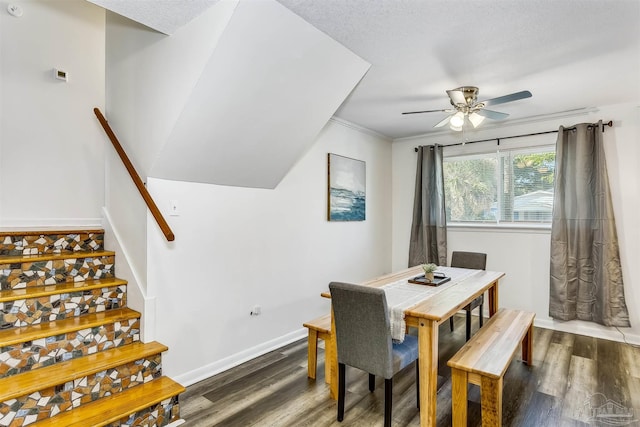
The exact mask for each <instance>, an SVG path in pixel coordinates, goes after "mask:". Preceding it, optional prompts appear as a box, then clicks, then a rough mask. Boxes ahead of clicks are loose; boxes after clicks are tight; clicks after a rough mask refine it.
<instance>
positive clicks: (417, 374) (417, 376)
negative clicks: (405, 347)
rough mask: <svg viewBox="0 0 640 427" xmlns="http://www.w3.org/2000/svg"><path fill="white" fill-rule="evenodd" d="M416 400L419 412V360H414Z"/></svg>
mask: <svg viewBox="0 0 640 427" xmlns="http://www.w3.org/2000/svg"><path fill="white" fill-rule="evenodd" d="M416 398H417V399H418V410H420V359H416Z"/></svg>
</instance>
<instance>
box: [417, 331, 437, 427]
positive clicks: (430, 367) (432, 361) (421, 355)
mask: <svg viewBox="0 0 640 427" xmlns="http://www.w3.org/2000/svg"><path fill="white" fill-rule="evenodd" d="M418 347H419V351H418V359H419V363H420V426H421V427H426V426H429V427H433V426H435V425H436V413H437V412H436V401H437V398H438V396H437V392H438V322H436V321H434V320H428V319H419V322H418Z"/></svg>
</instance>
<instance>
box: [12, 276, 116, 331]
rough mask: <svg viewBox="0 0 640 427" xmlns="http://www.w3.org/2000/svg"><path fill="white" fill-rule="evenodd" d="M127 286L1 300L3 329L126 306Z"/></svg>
mask: <svg viewBox="0 0 640 427" xmlns="http://www.w3.org/2000/svg"><path fill="white" fill-rule="evenodd" d="M126 292H127V287H126V285H120V286H114V287H105V288H100V289H88V290H83V291H76V292H66V293H62V294H54V295H49V296H44V297H38V298H28V299H21V300H13V301H8V302H0V329H10V328H19V327H22V326H28V325H37V324H39V323H44V322H55V321H56V320H62V319H67V318H69V317H73V316H81V315H83V314H88V313H100V312H103V311H106V310H111V309H116V308H122V307H126V305H127V304H126V295H127V294H126Z"/></svg>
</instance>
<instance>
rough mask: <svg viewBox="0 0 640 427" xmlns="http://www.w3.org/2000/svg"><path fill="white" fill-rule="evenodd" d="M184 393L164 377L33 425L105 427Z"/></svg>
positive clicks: (37, 426)
mask: <svg viewBox="0 0 640 427" xmlns="http://www.w3.org/2000/svg"><path fill="white" fill-rule="evenodd" d="M184 390H185V388H184V387H183V386H181V385H180V384H178V383H176V382H175V381H173V380H172V379H170V378H168V377H160V378H157V379H155V380H153V381H149V382H147V383H144V384H141V385H138V386H136V387H132V388H130V389H128V390H125V391H123V392H120V393H117V394H114V395H111V396H108V397H104V398H102V399H99V400H96V401H94V402H91V403H86V404H84V405H81V406H79V407H77V408H74V409H73V410H70V411H65V412H62V413H60V414H58V415H56V416H54V417H52V418H48V419H45V420H42V421H39V422H37V423H34V424H31V425H33V426H36V427H44V426H58V427H62V426H64V427H86V426H95V427H99V426H104V425H107V424H109V423H112V422H115V421H118V420H120V419H122V418H124V417H127V416H129V415H131V414H133V413H135V412H137V411H140V410H142V409H144V408H148V407H149V406H151V405H155V404H156V403H159V402H161V401H163V400H165V399H168V398H170V397H173V396H175V395H178V394H180V393H182V392H184Z"/></svg>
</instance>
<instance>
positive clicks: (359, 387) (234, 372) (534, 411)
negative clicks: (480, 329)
mask: <svg viewBox="0 0 640 427" xmlns="http://www.w3.org/2000/svg"><path fill="white" fill-rule="evenodd" d="M475 327H476V324H475V320H474V328H475ZM463 342H464V318H463V317H458V318H456V328H455V331H454V332H453V333H451V332H450V331H449V324H448V322H446V323H444V324H443V325H441V327H440V355H439V372H438V426H450V425H451V373H450V371H449V368H448V367H447V364H446V362H447V360H448V359H449V358H450V357H451V356H452V355H453V354H454V353H455V352H456V351H457V350H458V349H459V348H460V346H462V344H463ZM318 359H319V360H318V379H317V380H315V381H313V380H309V379H308V378H307V342H306V340H302V341H299V342H296V343H293V344H291V345H288V346H286V347H284V348H281V349H279V350H277V351H274V352H271V353H269V354H266V355H264V356H262V357H259V358H257V359H254V360H252V361H250V362H247V363H245V364H243V365H241V366H238V367H236V368H234V369H231V370H229V371H226V372H223V373H221V374H219V375H216V376H215V377H212V378H209V379H207V380H205V381H201V382H199V383H197V384H194V385H192V386H190V387H188V388H187V391H186V392H185V393H184V394H183V395H181V396H180V409H181V414H182V417H183V418H184V419H185V420H186V423H185V424H183V426H184V427H205V426H206V427H209V426H229V427H233V426H243V427H244V426H296V427H299V426H344V427H351V426H382V425H383V420H382V418H383V411H384V393H383V391H384V382H383V380H382V379H378V380H377V387H376V391H375V392H374V393H370V392H369V390H368V382H367V375H366V374H365V373H362V372H360V371H358V370H355V369H348V370H347V396H346V412H345V419H344V421H343V422H342V423H338V422H337V421H336V420H335V417H336V404H335V402H334V401H332V400H329V398H328V386H327V385H326V384H325V382H324V353H323V351H319V355H318ZM415 392H416V391H415V367H414V365H411V366H409V367H407V368H406V369H405V370H403V371H402V372H400V373H399V374H398V375H397V376H396V377H395V378H394V390H393V425H394V426H419V425H420V421H419V416H418V410H417V408H416V394H415ZM607 400H610V401H611V403H612V404H613V405H614V406H615V405H619V407H620V408H621V410H622V411H623V413H624V414H628V413H629V411H631V410H632V411H633V414H634V416H633V418H632V420H631V421H629V422H627V423H626V424H611V421H612V420H609V421H608V422H607V420H606V419H604V420H603V419H594V418H593V416H594V415H595V412H594V409H595V408H598V407H600V406H601V405H603V404H604V403H606V402H607ZM469 401H470V402H469V425H470V426H479V425H480V405H479V401H480V393H479V391H478V388H477V387H476V386H470V391H469ZM638 419H640V349H638V348H634V347H632V346H630V345H626V344H622V343H617V342H612V341H606V340H601V339H597V338H592V337H586V336H581V335H573V334H568V333H563V332H556V331H551V330H547V329H536V330H535V334H534V366H533V367H529V366H526V365H524V364H523V363H521V362H520V361H519V360H514V361H513V362H512V363H511V366H510V367H509V369H508V371H507V374H506V375H505V380H504V400H503V425H504V426H532V427H533V426H535V427H539V426H553V427H555V426H607V425H631V426H640V422H639V421H638ZM617 421H620V418H618V420H617Z"/></svg>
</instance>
